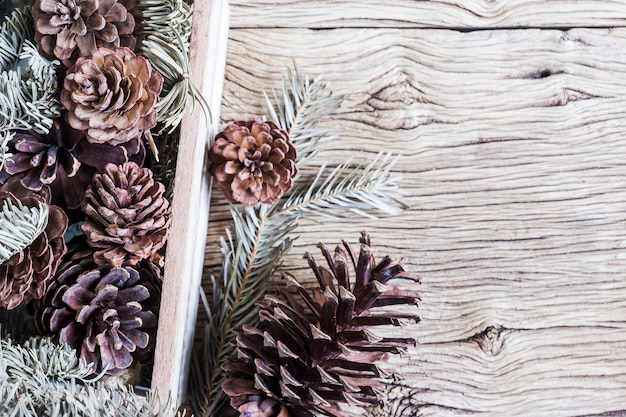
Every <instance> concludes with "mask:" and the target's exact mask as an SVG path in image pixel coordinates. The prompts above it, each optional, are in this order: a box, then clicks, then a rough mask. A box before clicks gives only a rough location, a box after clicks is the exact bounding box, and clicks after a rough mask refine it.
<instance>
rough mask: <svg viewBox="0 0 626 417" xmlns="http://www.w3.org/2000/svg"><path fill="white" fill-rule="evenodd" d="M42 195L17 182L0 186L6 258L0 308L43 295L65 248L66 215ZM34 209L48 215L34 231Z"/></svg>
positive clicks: (0, 273) (0, 231)
mask: <svg viewBox="0 0 626 417" xmlns="http://www.w3.org/2000/svg"><path fill="white" fill-rule="evenodd" d="M45 194H46V193H42V195H39V194H35V193H33V192H32V191H30V190H26V189H24V188H23V187H22V186H21V184H20V183H19V181H10V182H8V183H7V184H5V185H4V186H3V187H2V188H0V240H1V242H0V248H2V250H0V253H2V254H3V255H7V257H8V259H4V258H5V257H4V256H3V259H4V260H3V261H1V262H0V307H2V308H6V309H7V310H11V309H13V308H15V307H17V306H19V305H21V304H25V303H29V302H30V301H32V300H36V299H39V298H41V297H43V296H44V294H45V292H46V288H47V286H48V283H49V282H50V281H51V280H52V279H53V278H54V275H55V273H56V272H57V268H58V266H59V264H60V262H61V257H62V256H63V255H64V254H65V252H66V250H67V247H66V246H65V241H64V239H63V235H64V234H65V230H66V229H67V223H68V220H67V216H66V215H65V213H64V212H63V210H61V208H59V207H57V206H54V205H49V204H48V201H49V199H48V198H46V197H48V196H47V195H45ZM37 212H39V213H40V215H41V214H42V213H45V212H47V218H42V222H41V224H40V226H41V228H40V229H37V230H33V229H35V226H33V224H32V220H33V217H32V213H37ZM29 220H30V221H29ZM24 222H28V223H27V224H26V225H25V224H24ZM25 228H26V229H25ZM18 231H19V234H18ZM37 233H38V234H37ZM24 240H26V242H24ZM28 242H30V243H28ZM22 245H25V246H24V247H21V246H22ZM7 248H9V249H12V250H10V251H7V250H6V249H7ZM11 254H12V255H11ZM9 256H10V257H9Z"/></svg>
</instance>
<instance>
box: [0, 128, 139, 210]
mask: <svg viewBox="0 0 626 417" xmlns="http://www.w3.org/2000/svg"><path fill="white" fill-rule="evenodd" d="M8 147H9V152H10V154H11V156H10V157H9V158H7V160H6V161H5V164H4V167H3V168H2V170H1V171H0V184H2V183H5V182H6V181H7V180H8V179H9V178H11V177H13V176H19V177H20V179H21V182H22V184H23V185H24V186H25V187H26V188H28V189H30V190H33V191H39V190H41V188H42V187H43V186H46V185H47V186H49V187H50V190H51V192H52V203H53V204H56V205H59V206H64V207H68V208H70V209H75V208H78V207H79V206H80V203H81V202H82V201H83V198H84V197H85V190H86V189H87V187H88V186H89V184H91V178H92V176H93V174H95V173H96V172H103V171H104V167H105V165H106V164H107V163H114V164H117V165H121V164H123V163H124V162H127V161H129V160H131V161H134V162H137V163H138V164H143V160H144V157H145V148H144V146H143V143H142V141H141V140H140V139H133V140H131V141H129V142H126V143H124V144H122V145H119V146H112V145H107V144H98V143H91V142H89V141H88V140H87V139H86V138H85V134H84V133H83V132H82V131H80V130H76V129H73V128H72V127H71V126H70V125H68V124H67V123H66V122H65V121H63V120H55V121H54V124H53V125H52V128H51V129H50V131H49V132H48V133H47V134H40V133H37V132H35V131H32V130H29V131H17V132H14V136H13V138H12V139H11V140H10V141H9V143H8Z"/></svg>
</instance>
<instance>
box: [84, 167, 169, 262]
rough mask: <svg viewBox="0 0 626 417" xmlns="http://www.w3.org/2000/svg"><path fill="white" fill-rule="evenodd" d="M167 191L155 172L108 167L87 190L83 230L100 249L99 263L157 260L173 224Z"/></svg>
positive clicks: (144, 169)
mask: <svg viewBox="0 0 626 417" xmlns="http://www.w3.org/2000/svg"><path fill="white" fill-rule="evenodd" d="M164 192H165V187H164V186H163V184H161V183H160V182H157V181H155V180H154V179H153V177H152V171H150V170H149V169H147V168H141V167H139V166H138V165H137V164H135V163H133V162H128V163H125V164H123V165H120V166H117V165H113V164H109V165H107V167H106V171H105V172H104V173H103V174H96V175H94V178H93V183H92V185H91V187H90V188H89V189H88V190H87V193H86V196H85V200H84V201H83V204H82V210H83V212H84V213H85V214H86V215H87V219H86V220H85V222H84V223H83V225H82V226H81V228H82V230H83V232H84V233H85V235H86V236H87V243H88V244H89V246H91V247H92V248H96V249H98V250H96V252H95V253H94V261H95V262H96V263H97V264H99V265H103V264H106V263H108V264H111V265H113V266H120V265H122V263H124V262H128V263H130V264H136V263H137V262H139V261H140V260H142V259H146V258H148V257H150V256H152V255H153V254H154V253H155V252H156V251H157V250H159V249H160V248H161V247H162V246H163V245H164V244H165V241H166V240H167V235H168V231H169V226H170V223H171V220H170V218H169V216H168V215H167V210H168V207H169V202H168V201H167V199H165V197H164V196H163V194H164Z"/></svg>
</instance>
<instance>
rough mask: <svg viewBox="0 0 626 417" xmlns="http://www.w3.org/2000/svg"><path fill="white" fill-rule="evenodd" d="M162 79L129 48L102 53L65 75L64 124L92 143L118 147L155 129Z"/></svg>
mask: <svg viewBox="0 0 626 417" xmlns="http://www.w3.org/2000/svg"><path fill="white" fill-rule="evenodd" d="M162 88H163V77H162V76H161V74H159V73H158V72H156V71H153V70H152V66H151V65H150V61H148V60H147V59H146V58H144V57H142V56H136V55H135V54H134V53H133V52H132V51H131V50H130V49H128V48H117V49H115V50H111V49H106V48H98V49H97V50H96V51H95V52H94V53H93V55H92V56H91V57H80V58H79V59H78V60H77V61H76V64H74V66H73V67H71V68H70V69H68V70H67V73H66V75H65V79H64V81H63V89H62V90H61V103H62V104H63V107H65V108H66V109H67V111H68V112H67V114H66V120H67V121H68V123H69V124H70V125H71V126H72V127H73V128H74V129H79V130H83V131H85V134H86V135H87V139H88V140H89V141H90V142H93V143H108V144H109V145H119V144H121V143H125V142H128V141H129V140H132V139H135V138H137V137H139V136H140V135H141V134H142V133H143V132H144V131H146V130H150V129H152V128H153V127H154V126H156V122H157V111H156V105H157V101H158V98H159V94H160V93H161V89H162Z"/></svg>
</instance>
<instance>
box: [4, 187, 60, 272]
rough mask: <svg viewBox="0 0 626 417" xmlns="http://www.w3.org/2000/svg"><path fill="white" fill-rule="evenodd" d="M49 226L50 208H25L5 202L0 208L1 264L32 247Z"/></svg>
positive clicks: (19, 204)
mask: <svg viewBox="0 0 626 417" xmlns="http://www.w3.org/2000/svg"><path fill="white" fill-rule="evenodd" d="M47 224H48V206H47V205H46V204H44V203H39V205H38V206H37V207H25V206H23V205H22V204H21V203H20V202H19V201H18V202H17V205H14V204H13V203H12V202H11V200H8V199H6V200H4V204H3V205H2V207H1V208H0V264H2V263H4V262H5V261H7V260H9V259H10V258H11V257H12V256H13V255H15V254H16V253H18V252H20V251H22V250H23V249H24V248H26V247H28V246H29V245H31V244H32V243H33V242H34V241H35V239H37V237H38V236H39V235H40V234H41V233H43V231H44V230H45V228H46V226H47Z"/></svg>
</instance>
